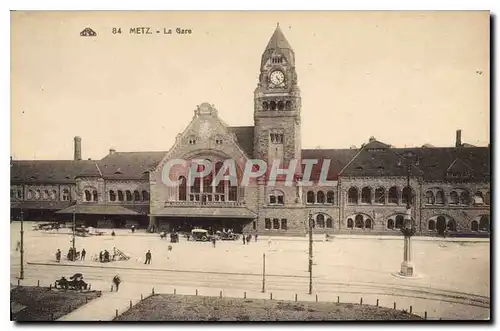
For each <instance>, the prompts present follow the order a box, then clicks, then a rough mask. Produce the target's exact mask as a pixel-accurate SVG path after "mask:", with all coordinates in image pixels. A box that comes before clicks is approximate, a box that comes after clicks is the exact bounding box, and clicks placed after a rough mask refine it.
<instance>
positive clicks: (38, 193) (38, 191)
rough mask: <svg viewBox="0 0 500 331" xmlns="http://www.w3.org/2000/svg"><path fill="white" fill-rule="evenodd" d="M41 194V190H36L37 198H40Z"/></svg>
mask: <svg viewBox="0 0 500 331" xmlns="http://www.w3.org/2000/svg"><path fill="white" fill-rule="evenodd" d="M40 196H41V194H40V190H36V191H35V199H37V200H38V199H40Z"/></svg>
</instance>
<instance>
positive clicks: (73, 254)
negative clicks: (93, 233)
mask: <svg viewBox="0 0 500 331" xmlns="http://www.w3.org/2000/svg"><path fill="white" fill-rule="evenodd" d="M61 254H62V253H61V250H60V249H59V248H58V249H57V251H56V261H57V262H61ZM85 255H87V252H86V251H85V248H83V249H82V251H81V252H78V251H77V250H76V248H73V247H70V248H69V249H68V254H67V255H66V258H67V259H68V260H69V261H75V260H77V259H78V260H82V261H83V260H85Z"/></svg>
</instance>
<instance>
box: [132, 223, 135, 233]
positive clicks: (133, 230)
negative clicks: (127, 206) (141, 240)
mask: <svg viewBox="0 0 500 331" xmlns="http://www.w3.org/2000/svg"><path fill="white" fill-rule="evenodd" d="M131 229H132V233H135V225H132V227H131Z"/></svg>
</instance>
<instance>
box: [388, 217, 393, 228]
mask: <svg viewBox="0 0 500 331" xmlns="http://www.w3.org/2000/svg"><path fill="white" fill-rule="evenodd" d="M387 228H388V229H394V220H393V219H392V218H389V220H387Z"/></svg>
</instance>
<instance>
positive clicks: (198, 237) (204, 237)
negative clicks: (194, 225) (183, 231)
mask: <svg viewBox="0 0 500 331" xmlns="http://www.w3.org/2000/svg"><path fill="white" fill-rule="evenodd" d="M210 239H212V236H211V235H209V234H208V231H207V230H205V229H193V230H191V235H189V236H188V240H190V241H208V240H210Z"/></svg>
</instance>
